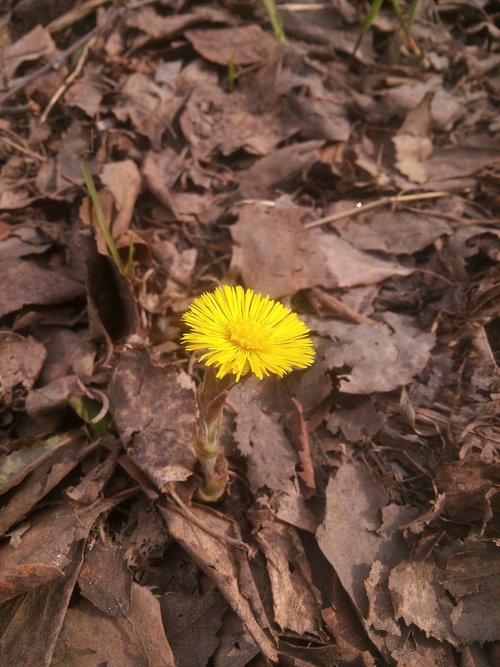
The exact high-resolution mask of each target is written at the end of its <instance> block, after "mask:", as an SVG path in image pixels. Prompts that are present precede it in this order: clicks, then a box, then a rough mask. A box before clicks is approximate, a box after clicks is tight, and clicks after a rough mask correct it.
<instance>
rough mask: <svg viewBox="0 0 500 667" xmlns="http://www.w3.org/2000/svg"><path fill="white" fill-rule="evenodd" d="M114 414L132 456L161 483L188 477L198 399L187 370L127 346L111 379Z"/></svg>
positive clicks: (111, 399)
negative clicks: (157, 362)
mask: <svg viewBox="0 0 500 667" xmlns="http://www.w3.org/2000/svg"><path fill="white" fill-rule="evenodd" d="M108 391H109V399H110V403H111V415H112V417H113V421H114V423H115V424H116V427H117V428H118V431H119V433H120V436H121V438H122V441H123V444H124V446H125V447H126V449H127V453H128V455H129V456H130V458H131V459H132V460H133V461H134V462H135V463H136V464H137V465H138V466H139V468H141V470H143V472H145V473H146V475H147V476H148V477H149V478H150V479H151V481H153V482H154V483H155V484H156V486H157V487H158V488H159V489H161V488H163V487H164V486H165V485H166V484H167V483H168V482H172V481H179V480H184V479H187V478H188V477H189V476H190V475H191V474H192V472H193V469H194V461H195V459H194V453H193V452H192V449H191V442H192V438H193V428H194V420H195V410H196V407H195V405H196V403H195V398H194V390H193V384H192V382H191V380H190V378H189V377H188V376H187V375H186V374H182V373H181V374H178V373H176V372H175V371H174V372H172V371H167V370H166V369H164V368H161V367H158V366H154V365H153V363H152V361H151V359H150V356H149V354H148V352H147V351H146V350H144V349H142V350H141V349H136V350H129V351H128V352H127V353H125V354H124V355H123V357H122V359H121V360H120V362H119V363H118V365H117V366H116V370H115V372H114V374H113V378H112V380H111V384H110V385H109V390H108Z"/></svg>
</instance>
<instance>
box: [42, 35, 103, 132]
mask: <svg viewBox="0 0 500 667" xmlns="http://www.w3.org/2000/svg"><path fill="white" fill-rule="evenodd" d="M95 41H96V38H95V37H92V38H91V39H89V41H88V42H87V43H86V44H85V46H84V47H83V49H82V53H81V55H80V57H79V59H78V62H77V64H76V67H75V69H74V70H73V71H72V72H71V74H70V75H69V76H68V77H67V78H66V79H65V80H64V82H63V83H62V84H61V85H60V86H59V88H58V89H57V90H56V92H55V93H54V94H53V95H52V97H51V99H50V101H49V103H48V104H47V106H46V107H45V111H44V112H43V113H42V115H41V116H40V125H43V123H45V121H46V120H47V117H48V115H49V113H50V112H51V110H52V109H53V107H54V106H55V105H56V104H57V102H58V100H59V99H60V98H61V97H62V96H63V95H64V93H65V92H66V91H67V90H68V88H69V87H70V86H71V84H72V83H73V81H74V80H75V79H76V78H77V77H78V76H79V75H80V72H81V71H82V69H83V66H84V64H85V61H86V60H87V56H88V54H89V51H90V49H91V48H92V47H93V46H94V44H95Z"/></svg>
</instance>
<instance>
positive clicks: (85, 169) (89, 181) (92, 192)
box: [80, 157, 123, 273]
mask: <svg viewBox="0 0 500 667" xmlns="http://www.w3.org/2000/svg"><path fill="white" fill-rule="evenodd" d="M80 169H81V170H82V174H83V178H84V179H85V185H86V186H87V192H88V193H89V197H90V200H91V201H92V204H93V206H94V211H95V215H96V218H97V224H98V225H99V229H100V230H101V233H102V235H103V237H104V240H105V241H106V246H107V248H108V250H109V254H110V255H111V257H112V258H113V259H114V261H115V264H116V266H117V267H118V268H119V269H120V271H121V272H122V273H123V265H122V261H121V259H120V255H119V253H118V249H117V247H116V245H115V242H114V240H113V237H112V236H111V232H110V231H109V228H108V225H107V224H106V219H105V217H104V213H103V212H102V207H101V202H100V201H99V197H98V196H97V191H96V189H95V183H94V179H93V178H92V174H91V173H90V167H89V164H88V162H87V160H86V159H85V158H83V157H81V158H80Z"/></svg>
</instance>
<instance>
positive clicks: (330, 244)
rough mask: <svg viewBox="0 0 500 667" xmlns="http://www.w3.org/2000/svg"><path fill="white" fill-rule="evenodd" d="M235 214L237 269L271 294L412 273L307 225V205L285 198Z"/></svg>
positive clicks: (365, 282)
mask: <svg viewBox="0 0 500 667" xmlns="http://www.w3.org/2000/svg"><path fill="white" fill-rule="evenodd" d="M237 213H238V222H237V223H236V224H235V225H233V226H232V227H231V234H232V236H233V238H234V240H235V241H236V242H237V243H238V247H237V248H235V251H234V253H233V270H234V271H235V272H240V273H241V275H242V277H243V279H244V281H245V284H246V285H248V286H249V287H252V288H253V289H255V290H257V291H259V292H263V293H265V294H269V296H270V297H271V298H275V297H279V296H284V295H287V294H293V293H294V292H296V291H298V290H300V289H305V288H307V287H314V286H316V285H321V286H323V287H343V288H346V287H353V286H354V285H368V284H372V283H378V282H380V281H382V280H384V279H386V278H389V277H390V276H393V275H408V274H409V273H411V272H410V271H409V270H408V269H405V268H403V267H402V266H400V265H398V264H396V263H395V262H387V261H383V260H380V259H376V258H374V257H371V256H369V255H367V254H365V253H362V252H360V251H359V250H356V249H355V248H354V247H353V246H351V245H350V244H349V243H347V242H346V241H343V240H342V239H340V238H338V237H337V236H335V235H333V234H327V233H325V232H323V231H320V230H311V231H309V230H307V229H305V228H304V226H303V224H302V222H304V221H305V220H306V219H307V215H308V211H307V209H305V208H303V207H300V206H295V205H292V204H291V203H290V202H289V200H287V199H285V198H284V199H282V200H281V201H280V202H278V203H277V205H276V206H273V207H269V206H265V205H263V204H246V205H244V206H241V207H238V209H237ZM292 248H293V250H292Z"/></svg>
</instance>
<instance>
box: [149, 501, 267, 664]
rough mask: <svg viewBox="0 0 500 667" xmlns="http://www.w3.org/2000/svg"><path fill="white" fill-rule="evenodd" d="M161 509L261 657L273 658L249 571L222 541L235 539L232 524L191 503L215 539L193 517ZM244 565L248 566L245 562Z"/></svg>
mask: <svg viewBox="0 0 500 667" xmlns="http://www.w3.org/2000/svg"><path fill="white" fill-rule="evenodd" d="M160 510H161V512H162V515H163V516H164V518H165V520H166V522H167V525H168V529H169V531H170V532H171V534H172V535H173V537H174V538H175V539H176V540H177V541H178V542H179V544H180V545H181V546H182V548H183V549H184V550H185V551H186V552H187V553H188V554H189V555H190V556H191V558H193V560H194V561H195V562H196V563H197V564H198V566H199V567H200V568H201V569H202V570H203V571H204V572H205V574H206V575H207V577H209V579H211V580H212V581H213V582H214V584H215V585H216V586H217V588H218V589H219V590H220V592H221V593H222V595H223V596H224V597H225V599H226V601H227V603H228V605H229V606H230V607H231V608H232V609H234V610H235V612H236V613H237V614H238V616H239V617H240V618H241V620H242V621H243V623H244V625H245V627H246V629H247V630H248V632H249V633H250V635H251V636H252V638H253V640H254V641H255V643H256V644H257V646H258V647H259V648H260V650H261V651H262V653H263V654H264V656H265V657H266V658H267V659H268V660H271V661H272V660H274V661H276V660H277V653H276V648H275V646H274V642H273V641H272V640H271V639H270V636H269V635H270V632H269V629H268V624H267V622H266V621H265V617H264V613H263V609H255V607H254V608H252V604H251V603H252V601H254V602H255V600H256V599H257V600H258V596H257V598H256V595H257V593H256V590H255V584H254V582H253V579H252V578H251V575H250V572H249V570H247V571H245V570H241V567H242V566H243V565H244V563H246V561H243V559H242V558H238V557H237V556H238V554H235V553H234V547H232V546H230V545H229V544H227V543H224V541H223V537H224V536H228V537H231V538H233V539H234V537H235V533H234V527H233V523H232V522H231V521H230V520H229V519H227V518H226V517H224V516H222V515H220V514H217V513H216V512H214V511H213V510H210V509H208V508H202V507H196V506H192V507H191V508H190V512H192V513H193V515H194V516H195V517H196V519H197V520H198V521H199V522H201V523H202V524H204V525H206V526H207V527H208V529H209V530H210V531H211V532H212V533H214V532H215V533H216V534H218V535H221V536H222V537H219V538H217V537H214V536H213V535H212V534H210V533H209V532H205V531H204V530H203V528H201V527H200V526H198V525H196V524H193V522H192V520H190V519H189V518H188V517H186V516H184V515H182V514H180V513H179V512H178V511H177V510H176V509H174V508H173V507H160ZM246 567H247V568H248V564H247V565H246ZM256 614H257V616H256Z"/></svg>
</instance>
